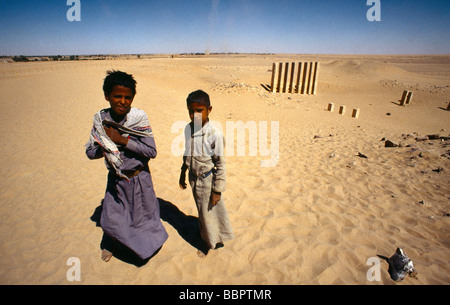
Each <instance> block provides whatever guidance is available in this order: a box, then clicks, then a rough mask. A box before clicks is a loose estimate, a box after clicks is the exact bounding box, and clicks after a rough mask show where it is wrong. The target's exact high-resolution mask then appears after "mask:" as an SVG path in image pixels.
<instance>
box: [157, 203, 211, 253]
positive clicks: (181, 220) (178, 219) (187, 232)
mask: <svg viewBox="0 0 450 305" xmlns="http://www.w3.org/2000/svg"><path fill="white" fill-rule="evenodd" d="M158 201H159V207H160V211H161V219H162V220H164V221H166V222H168V223H169V224H170V225H171V226H172V227H173V228H174V229H175V230H177V232H178V234H180V236H181V237H182V238H183V239H184V240H185V241H187V242H188V243H189V244H190V245H191V246H193V247H194V248H196V249H198V250H200V251H201V252H203V253H204V254H205V255H206V254H208V251H209V246H208V244H207V243H206V242H205V241H204V240H203V239H202V238H201V237H200V228H199V223H198V218H197V217H195V216H189V215H186V214H184V213H183V212H182V211H180V209H179V208H178V207H177V206H175V205H174V204H173V203H171V202H169V201H166V200H164V199H161V198H158Z"/></svg>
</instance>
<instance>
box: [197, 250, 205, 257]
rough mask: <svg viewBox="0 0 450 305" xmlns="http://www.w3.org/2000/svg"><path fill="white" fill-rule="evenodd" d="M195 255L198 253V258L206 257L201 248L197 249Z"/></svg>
mask: <svg viewBox="0 0 450 305" xmlns="http://www.w3.org/2000/svg"><path fill="white" fill-rule="evenodd" d="M197 255H198V257H199V258H205V257H206V254H205V253H204V252H203V251H202V250H198V251H197Z"/></svg>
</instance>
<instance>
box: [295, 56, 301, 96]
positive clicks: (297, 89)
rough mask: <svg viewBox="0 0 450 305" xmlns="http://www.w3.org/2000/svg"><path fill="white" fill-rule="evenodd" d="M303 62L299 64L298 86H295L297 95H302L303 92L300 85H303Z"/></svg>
mask: <svg viewBox="0 0 450 305" xmlns="http://www.w3.org/2000/svg"><path fill="white" fill-rule="evenodd" d="M302 66H303V65H302V62H299V63H298V68H297V69H298V70H297V82H296V84H295V92H296V93H300V92H301V90H300V85H301V82H300V80H301V79H302Z"/></svg>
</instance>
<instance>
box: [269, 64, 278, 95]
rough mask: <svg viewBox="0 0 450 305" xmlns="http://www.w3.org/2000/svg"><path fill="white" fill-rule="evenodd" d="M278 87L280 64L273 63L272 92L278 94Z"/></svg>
mask: <svg viewBox="0 0 450 305" xmlns="http://www.w3.org/2000/svg"><path fill="white" fill-rule="evenodd" d="M277 85H278V63H273V65H272V82H271V84H270V90H271V91H272V92H276V91H277V89H276V87H277Z"/></svg>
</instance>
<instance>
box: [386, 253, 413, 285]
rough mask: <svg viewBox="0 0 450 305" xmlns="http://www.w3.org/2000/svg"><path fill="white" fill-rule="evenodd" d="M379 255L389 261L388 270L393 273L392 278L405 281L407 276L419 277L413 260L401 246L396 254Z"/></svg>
mask: <svg viewBox="0 0 450 305" xmlns="http://www.w3.org/2000/svg"><path fill="white" fill-rule="evenodd" d="M378 257H380V258H382V259H384V260H386V261H387V262H388V264H389V269H388V272H389V274H390V275H391V279H393V280H394V281H396V282H400V281H403V279H404V278H405V277H406V276H410V277H412V278H415V279H417V271H416V269H414V265H413V262H412V260H411V259H410V258H409V257H408V256H407V255H406V253H405V251H403V250H402V249H401V248H397V250H396V251H395V253H394V255H392V256H391V257H390V258H387V257H386V256H382V255H378Z"/></svg>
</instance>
